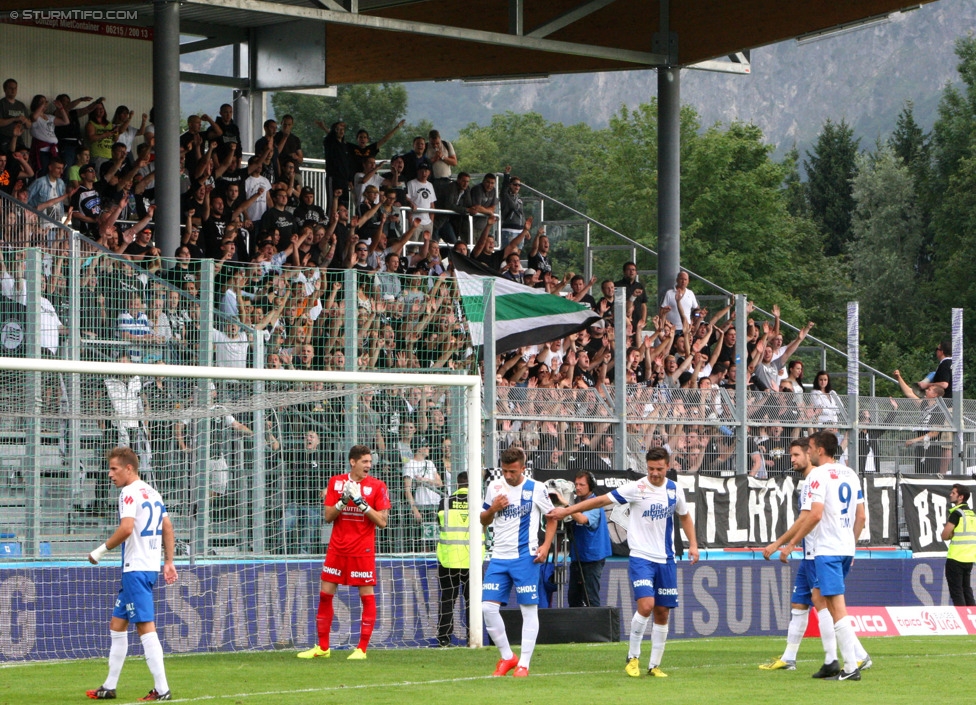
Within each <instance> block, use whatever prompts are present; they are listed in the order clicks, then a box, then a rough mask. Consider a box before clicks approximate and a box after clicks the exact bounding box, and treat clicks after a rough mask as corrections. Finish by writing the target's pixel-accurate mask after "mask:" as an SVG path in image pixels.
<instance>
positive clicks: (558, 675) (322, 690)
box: [120, 637, 976, 705]
mask: <svg viewBox="0 0 976 705" xmlns="http://www.w3.org/2000/svg"><path fill="white" fill-rule="evenodd" d="M929 638H930V637H929ZM921 640H922V639H920V640H919V641H921ZM934 656H957V657H959V656H976V651H970V652H965V653H957V654H900V655H897V656H884V657H881V659H880V660H881V662H882V663H884V662H888V661H894V660H901V659H918V658H932V657H934ZM804 660H808V661H809V662H810V663H811V664H814V665H815V664H816V663H818V661H816V659H804ZM729 666H733V667H735V666H738V667H742V668H749V667H753V668H754V667H755V666H756V664H755V663H753V662H749V663H740V664H728V663H719V664H712V663H699V664H696V665H694V666H677V665H675V666H672V667H670V668H669V669H668V670H669V671H685V670H696V669H708V668H727V667H729ZM609 672H610V671H607V669H601V670H597V671H560V672H558V673H538V674H534V675H532V676H531V677H532V678H561V677H562V676H583V675H596V674H607V673H609ZM490 680H494V676H467V677H464V678H437V679H433V680H427V681H400V682H396V683H360V684H356V685H342V686H332V687H328V688H297V689H293V690H268V691H263V692H259V693H227V694H222V695H200V696H197V697H195V698H174V699H173V700H172V701H171V702H174V703H194V702H206V701H210V700H229V699H241V698H261V697H269V696H276V695H277V696H281V695H301V694H302V693H332V692H345V691H350V690H369V689H373V688H391V687H393V688H397V687H410V686H427V685H443V684H448V683H465V682H472V681H490ZM135 702H136V701H133V702H132V703H124V704H120V705H135Z"/></svg>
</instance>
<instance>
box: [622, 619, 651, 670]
mask: <svg viewBox="0 0 976 705" xmlns="http://www.w3.org/2000/svg"><path fill="white" fill-rule="evenodd" d="M650 618H651V617H650V615H648V616H647V617H642V616H641V613H640V612H634V618H633V619H632V620H630V650H629V651H628V652H627V660H628V661H629V660H630V659H632V658H640V654H641V643H642V642H643V641H644V632H645V631H647V621H648V620H649V619H650Z"/></svg>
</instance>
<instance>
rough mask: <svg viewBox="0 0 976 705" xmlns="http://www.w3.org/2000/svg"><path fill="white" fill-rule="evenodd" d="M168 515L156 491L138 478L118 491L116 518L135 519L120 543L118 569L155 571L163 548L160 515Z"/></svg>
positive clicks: (125, 570) (161, 518)
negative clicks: (120, 566)
mask: <svg viewBox="0 0 976 705" xmlns="http://www.w3.org/2000/svg"><path fill="white" fill-rule="evenodd" d="M166 516H168V513H167V511H166V505H165V504H163V498H162V497H160V496H159V492H157V491H156V490H154V489H153V488H152V487H151V486H150V485H148V484H146V483H145V482H143V481H142V480H136V481H135V482H133V483H132V484H131V485H126V486H125V487H123V488H122V491H121V492H120V493H119V518H121V519H125V518H126V517H132V518H134V519H135V520H136V524H135V527H134V528H133V529H132V534H131V535H130V536H129V538H127V539H126V540H125V542H124V543H123V544H122V572H123V573H128V572H130V571H134V570H148V571H152V572H153V573H157V572H159V564H160V562H161V561H162V552H163V518H164V517H166Z"/></svg>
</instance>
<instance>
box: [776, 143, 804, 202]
mask: <svg viewBox="0 0 976 705" xmlns="http://www.w3.org/2000/svg"><path fill="white" fill-rule="evenodd" d="M783 168H784V169H786V178H785V179H784V180H783V188H784V189H785V190H786V209H787V210H788V211H789V212H790V215H792V216H795V217H797V218H808V217H809V216H810V206H809V205H808V204H807V194H806V190H805V188H804V186H803V181H802V180H801V179H800V151H799V150H798V149H797V148H796V143H795V142H794V143H793V148H792V149H790V151H788V152H787V153H786V155H785V156H784V157H783Z"/></svg>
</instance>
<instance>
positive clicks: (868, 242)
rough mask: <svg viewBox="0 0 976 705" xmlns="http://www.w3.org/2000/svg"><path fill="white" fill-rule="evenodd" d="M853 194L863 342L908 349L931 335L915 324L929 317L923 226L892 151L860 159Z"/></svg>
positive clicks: (854, 268) (854, 266) (854, 267)
mask: <svg viewBox="0 0 976 705" xmlns="http://www.w3.org/2000/svg"><path fill="white" fill-rule="evenodd" d="M852 194H853V197H854V201H855V208H854V213H853V217H852V220H851V234H852V236H853V240H852V241H851V243H850V246H849V252H850V267H851V276H852V278H853V280H854V292H853V293H854V296H855V298H856V299H857V300H858V301H860V302H861V321H862V325H863V330H864V341H865V343H866V344H867V345H868V347H869V348H871V347H873V348H875V349H876V348H878V347H879V346H880V345H881V344H882V343H885V342H894V343H896V344H898V346H899V347H900V348H901V349H902V350H908V349H910V348H911V347H912V345H913V344H914V343H916V342H917V341H918V336H919V334H922V335H924V334H927V333H928V332H929V331H927V330H925V329H924V328H920V327H919V325H918V322H919V321H920V320H925V319H926V318H927V317H926V316H925V315H923V309H924V306H923V300H924V297H919V296H918V288H919V287H918V277H917V268H916V266H915V265H916V262H917V259H918V251H919V248H920V247H921V245H922V222H921V219H920V217H919V214H918V209H917V208H916V205H915V204H916V195H915V188H914V185H913V181H912V177H911V174H910V173H909V170H908V167H907V166H906V164H905V163H904V162H903V161H902V158H901V157H900V156H899V155H897V154H896V152H895V150H894V149H893V148H891V147H883V148H882V149H881V150H880V151H878V152H877V153H876V154H870V155H868V154H865V155H861V156H859V157H858V164H857V176H855V177H854V182H853V189H852Z"/></svg>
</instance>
